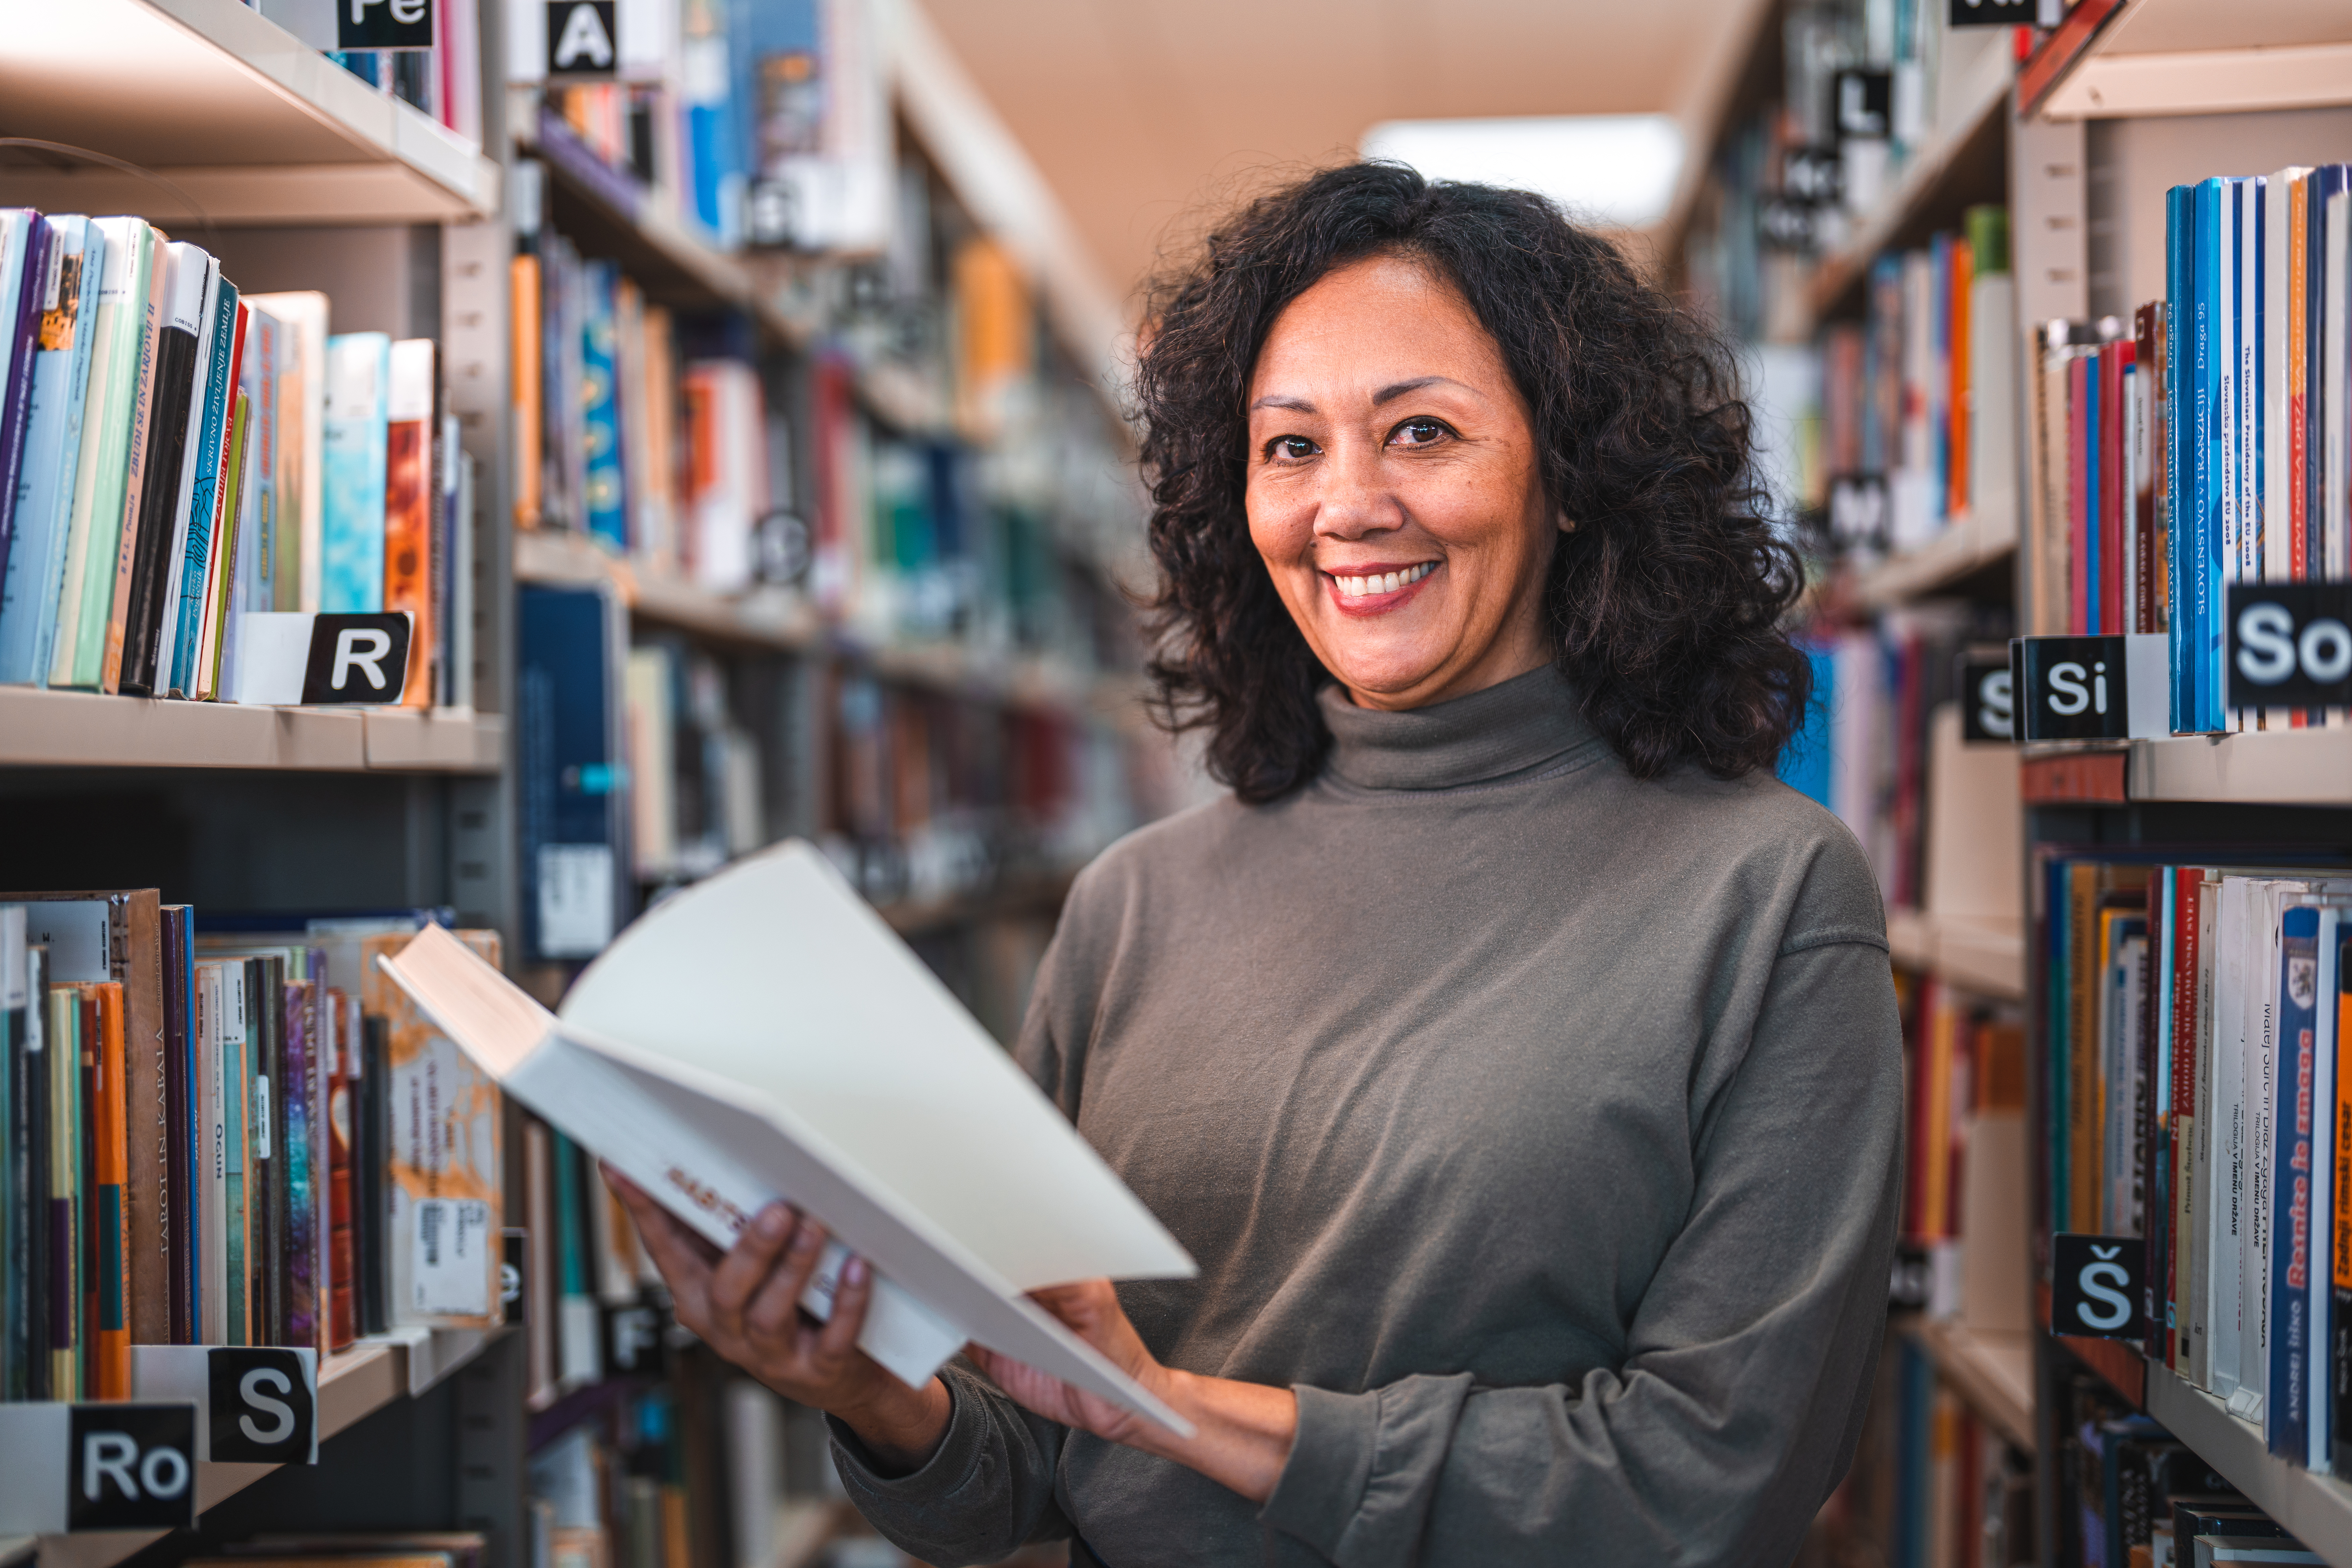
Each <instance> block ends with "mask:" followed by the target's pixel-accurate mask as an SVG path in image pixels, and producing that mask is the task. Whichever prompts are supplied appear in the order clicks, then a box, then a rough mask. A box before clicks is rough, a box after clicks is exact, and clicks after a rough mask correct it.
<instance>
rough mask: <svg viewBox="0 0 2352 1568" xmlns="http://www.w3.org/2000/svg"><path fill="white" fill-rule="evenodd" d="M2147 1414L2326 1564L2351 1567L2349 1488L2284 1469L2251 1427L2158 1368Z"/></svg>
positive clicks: (2150, 1372) (2150, 1382) (2152, 1371)
mask: <svg viewBox="0 0 2352 1568" xmlns="http://www.w3.org/2000/svg"><path fill="white" fill-rule="evenodd" d="M2147 1413H2148V1414H2149V1415H2152V1416H2154V1417H2155V1418H2156V1419H2157V1420H2158V1421H2160V1422H2162V1423H2163V1424H2164V1426H2165V1429H2166V1430H2167V1431H2169V1432H2170V1433H2172V1435H2173V1436H2176V1437H2179V1439H2180V1440H2181V1441H2182V1442H2184V1443H2187V1444H2188V1445H2189V1447H2193V1448H2195V1449H2196V1450H2197V1451H2198V1453H2200V1455H2202V1456H2204V1458H2206V1459H2208V1460H2209V1461H2210V1462H2211V1464H2212V1466H2213V1468H2215V1469H2217V1470H2219V1471H2221V1473H2222V1474H2223V1475H2224V1476H2226V1477H2228V1478H2229V1479H2230V1480H2231V1482H2232V1483H2233V1484H2234V1485H2236V1487H2237V1488H2238V1489H2239V1490H2240V1491H2242V1492H2244V1493H2245V1494H2246V1496H2247V1497H2249V1498H2251V1499H2252V1500H2253V1501H2254V1504H2255V1506H2256V1507H2258V1508H2260V1509H2261V1510H2263V1512H2264V1513H2267V1514H2269V1515H2270V1516H2271V1517H2272V1518H2273V1519H2275V1520H2277V1521H2279V1522H2280V1523H2281V1524H2283V1525H2284V1526H2285V1527H2286V1528H2287V1530H2288V1531H2290V1532H2292V1533H2293V1534H2294V1538H2295V1539H2296V1540H2298V1541H2300V1542H2303V1543H2304V1544H2305V1546H2308V1547H2309V1548H2310V1549H2311V1550H2312V1551H2314V1552H2318V1553H2319V1554H2320V1555H2321V1556H2322V1557H2325V1558H2326V1559H2327V1560H2328V1561H2329V1562H2330V1563H2347V1562H2352V1487H2347V1485H2345V1484H2344V1483H2343V1482H2342V1481H2340V1480H2336V1479H2334V1478H2332V1477H2326V1476H2315V1475H2313V1474H2312V1473H2311V1472H2310V1471H2309V1470H2305V1469H2302V1468H2297V1467H2295V1466H2294V1465H2290V1464H2288V1463H2287V1462H2286V1461H2285V1460H2284V1459H2282V1458H2277V1457H2275V1456H2274V1455H2273V1454H2272V1453H2271V1452H2270V1451H2269V1450H2268V1449H2266V1448H2265V1447H2263V1436H2262V1433H2261V1431H2260V1430H2259V1429H2258V1428H2256V1427H2255V1426H2254V1425H2253V1424H2252V1422H2249V1421H2242V1420H2241V1419H2239V1418H2238V1417H2237V1416H2235V1415H2231V1414H2230V1412H2229V1410H2228V1408H2227V1407H2226V1406H2225V1405H2223V1404H2222V1403H2221V1401H2220V1400H2218V1399H2216V1398H2214V1397H2213V1396H2212V1395H2211V1394H2208V1393H2206V1392H2205V1391H2204V1390H2203V1389H2201V1388H2198V1387H2196V1386H2194V1385H2193V1384H2189V1383H2188V1382H2186V1381H2184V1380H2182V1379H2181V1378H2179V1377H2177V1376H2175V1375H2174V1374H2173V1373H2170V1372H2168V1371H2167V1370H2166V1369H2165V1368H2163V1367H2160V1366H2151V1367H2149V1368H2148V1369H2147Z"/></svg>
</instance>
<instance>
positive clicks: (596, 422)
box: [580, 261, 629, 553]
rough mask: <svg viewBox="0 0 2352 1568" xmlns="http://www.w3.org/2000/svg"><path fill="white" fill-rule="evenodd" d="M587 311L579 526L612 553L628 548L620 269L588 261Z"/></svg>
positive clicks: (583, 333) (582, 338)
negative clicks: (617, 310) (617, 308)
mask: <svg viewBox="0 0 2352 1568" xmlns="http://www.w3.org/2000/svg"><path fill="white" fill-rule="evenodd" d="M583 273H584V276H583V293H584V294H585V295H586V304H587V310H586V313H585V315H584V318H583V320H582V321H581V323H580V364H581V370H582V372H583V384H582V388H581V392H580V401H581V410H580V412H581V435H582V437H583V443H584V454H583V455H584V456H585V458H586V459H587V461H586V464H585V472H584V474H583V479H584V488H583V493H582V496H581V522H582V525H583V527H584V528H585V530H586V531H587V532H588V533H589V535H590V536H591V537H592V538H594V539H598V540H601V541H602V542H604V544H606V545H607V546H609V547H610V548H611V549H612V550H613V551H614V552H615V553H620V552H625V551H626V550H627V549H628V547H629V537H628V533H629V530H628V510H627V507H628V500H627V498H628V485H627V481H626V479H625V474H624V472H623V468H622V452H621V408H620V391H619V388H620V380H619V375H618V373H617V363H618V353H617V342H616V336H617V334H616V331H615V328H614V289H616V288H617V287H618V285H619V282H620V276H621V275H620V269H619V268H616V267H615V266H614V265H613V264H612V263H611V262H609V261H592V262H590V263H588V265H587V266H586V268H584V269H583Z"/></svg>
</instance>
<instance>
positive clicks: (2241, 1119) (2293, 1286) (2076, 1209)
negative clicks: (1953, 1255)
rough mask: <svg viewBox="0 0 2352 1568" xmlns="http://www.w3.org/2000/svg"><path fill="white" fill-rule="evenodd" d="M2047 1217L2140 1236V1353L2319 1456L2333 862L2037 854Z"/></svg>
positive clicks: (2333, 1460)
mask: <svg viewBox="0 0 2352 1568" xmlns="http://www.w3.org/2000/svg"><path fill="white" fill-rule="evenodd" d="M2042 875H2043V876H2044V877H2045V879H2046V881H2045V886H2044V895H2045V897H2046V900H2047V902H2046V907H2047V909H2048V910H2049V918H2048V921H2047V925H2046V940H2045V945H2044V953H2045V960H2046V963H2047V964H2048V974H2049V985H2050V1002H2049V1016H2050V1039H2051V1052H2050V1063H2051V1071H2050V1083H2049V1086H2048V1104H2049V1108H2050V1110H2049V1117H2050V1120H2049V1135H2050V1142H2049V1144H2048V1161H2049V1165H2048V1169H2049V1175H2050V1194H2051V1212H2050V1215H2049V1224H2050V1226H2051V1229H2052V1230H2053V1232H2075V1233H2089V1234H2095V1235H2102V1236H2137V1237H2143V1238H2145V1241H2146V1248H2147V1280H2148V1286H2147V1295H2148V1300H2147V1320H2148V1325H2149V1327H2148V1332H2147V1342H2146V1345H2145V1347H2144V1348H2145V1350H2146V1352H2147V1355H2148V1356H2149V1358H2150V1359H2151V1360H2157V1361H2161V1362H2162V1363H2164V1364H2166V1365H2168V1366H2169V1367H2171V1368H2173V1369H2174V1370H2175V1371H2176V1372H2177V1373H2179V1375H2180V1376H2181V1377H2183V1378H2185V1379H2187V1380H2188V1381H2189V1382H2190V1383H2191V1384H2195V1385H2197V1386H2198V1387H2200V1388H2203V1389H2206V1390H2207V1391H2209V1392H2210V1393H2211V1394H2214V1395H2215V1396H2216V1397H2217V1398H2221V1399H2223V1400H2226V1401H2228V1403H2229V1405H2230V1408H2231V1410H2232V1411H2233V1412H2234V1413H2236V1414H2237V1415H2241V1416H2242V1417H2244V1418H2245V1419H2247V1420H2249V1421H2252V1422H2255V1423H2257V1424H2258V1425H2260V1426H2261V1427H2262V1429H2263V1434H2264V1437H2265V1439H2266V1441H2267V1443H2268V1445H2269V1447H2270V1449H2271V1451H2272V1452H2273V1453H2275V1454H2278V1455H2280V1456H2282V1457H2284V1458H2287V1459H2289V1460H2290V1461H2292V1462H2294V1463H2295V1464H2298V1465H2302V1466H2305V1467H2306V1468H2311V1469H2313V1470H2316V1471H2319V1472H2322V1473H2327V1472H2329V1471H2331V1470H2333V1469H2334V1468H2335V1467H2336V1464H2337V1463H2339V1462H2340V1457H2341V1455H2342V1452H2343V1450H2342V1449H2341V1448H2339V1447H2338V1445H2339V1444H2340V1443H2342V1442H2343V1441H2344V1440H2345V1438H2346V1437H2347V1436H2352V1434H2347V1432H2346V1431H2345V1430H2344V1426H2345V1424H2346V1422H2347V1418H2352V1407H2347V1404H2346V1402H2345V1401H2343V1400H2341V1399H2339V1397H2338V1395H2337V1392H2336V1381H2335V1380H2336V1377H2337V1376H2339V1375H2341V1372H2340V1367H2341V1366H2342V1364H2343V1362H2344V1356H2345V1353H2346V1349H2347V1346H2346V1343H2345V1342H2344V1340H2345V1328H2346V1325H2347V1321H2352V1310H2347V1306H2352V1247H2346V1246H2344V1245H2342V1243H2341V1239H2340V1232H2341V1229H2342V1227H2343V1226H2346V1225H2347V1224H2348V1223H2352V1194H2347V1192H2345V1191H2342V1190H2340V1188H2339V1184H2338V1183H2337V1182H2336V1168H2337V1163H2338V1162H2339V1161H2340V1160H2342V1159H2343V1158H2345V1157H2346V1156H2347V1153H2352V1103H2347V1091H2352V1075H2347V1074H2345V1073H2343V1072H2341V1071H2339V1062H2340V1055H2339V1053H2340V1051H2341V1049H2342V1047H2343V1046H2344V1044H2345V1043H2346V1042H2347V1040H2352V1031H2347V1028H2346V1026H2345V1025H2346V1020H2347V1018H2352V1011H2347V1008H2352V990H2347V984H2346V982H2347V979H2352V967H2347V948H2346V943H2347V939H2352V922H2347V921H2346V920H2345V919H2344V910H2345V908H2346V907H2347V905H2352V878H2346V877H2340V876H2330V875H2328V874H2326V873H2323V872H2317V871H2314V870H2311V869H2307V868H2297V867H2294V866H2287V867H2283V868H2267V869H2266V868H2232V867H2222V866H2212V865H2178V864H2160V863H2151V862H2146V861H2132V860H2127V859H2075V858H2065V857H2063V856H2061V857H2052V858H2049V859H2048V860H2047V862H2046V864H2045V866H2044V868H2043V871H2042Z"/></svg>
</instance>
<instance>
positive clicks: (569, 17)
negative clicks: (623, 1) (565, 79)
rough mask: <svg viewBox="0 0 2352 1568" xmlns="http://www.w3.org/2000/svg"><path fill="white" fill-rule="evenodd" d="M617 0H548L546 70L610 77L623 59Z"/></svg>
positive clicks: (555, 73)
mask: <svg viewBox="0 0 2352 1568" xmlns="http://www.w3.org/2000/svg"><path fill="white" fill-rule="evenodd" d="M618 8H619V7H618V5H617V3H616V0H549V4H548V7H547V74H548V75H549V76H551V77H561V76H570V77H609V76H611V75H613V74H614V71H615V69H617V68H618V67H619V65H620V63H621V50H620V46H619V44H618V43H617V42H616V40H617V39H618V38H619V37H620V32H621V29H620V22H619V19H618V18H617V17H616V16H614V12H615V11H616V10H617V9H618Z"/></svg>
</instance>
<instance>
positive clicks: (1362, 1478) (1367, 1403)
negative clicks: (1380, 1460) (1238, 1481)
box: [1258, 1385, 1381, 1561]
mask: <svg viewBox="0 0 2352 1568" xmlns="http://www.w3.org/2000/svg"><path fill="white" fill-rule="evenodd" d="M1291 1393H1292V1394H1295V1395H1297V1399H1298V1428H1297V1434H1296V1435H1295V1436H1293V1437H1292V1438H1291V1441H1290V1458H1289V1459H1288V1460H1286V1462H1285V1463H1284V1465H1283V1467H1282V1474H1281V1475H1279V1476H1277V1477H1276V1478H1275V1482H1274V1494H1273V1495H1272V1496H1271V1497H1269V1498H1267V1499H1266V1500H1265V1511H1264V1512H1262V1513H1260V1514H1259V1515H1258V1520H1259V1522H1261V1523H1263V1524H1267V1525H1271V1526H1272V1527H1273V1528H1275V1529H1276V1530H1279V1531H1282V1532H1283V1533H1284V1534H1285V1535H1291V1536H1296V1537H1297V1538H1298V1539H1299V1540H1300V1541H1303V1542H1306V1543H1307V1545H1309V1546H1311V1547H1313V1548H1314V1549H1315V1550H1316V1551H1317V1552H1319V1553H1321V1554H1322V1555H1323V1556H1324V1557H1326V1558H1329V1559H1332V1560H1334V1561H1336V1560H1337V1559H1338V1557H1339V1541H1340V1537H1342V1536H1343V1535H1345V1534H1346V1533H1347V1531H1348V1526H1349V1524H1350V1523H1352V1522H1353V1521H1355V1518H1356V1515H1357V1514H1358V1512H1359V1511H1360V1510H1361V1509H1362V1508H1363V1504H1364V1489H1365V1488H1366V1487H1367V1486H1369V1485H1370V1483H1371V1479H1372V1458H1373V1455H1374V1453H1375V1452H1376V1450H1377V1449H1378V1447H1379V1438H1380V1425H1381V1396H1380V1394H1379V1391H1378V1390H1374V1391H1373V1392H1371V1393H1370V1394H1334V1393H1332V1392H1331V1391H1330V1390H1329V1389H1327V1388H1307V1387H1305V1386H1303V1385H1300V1386H1295V1387H1293V1388H1292V1389H1291Z"/></svg>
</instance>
